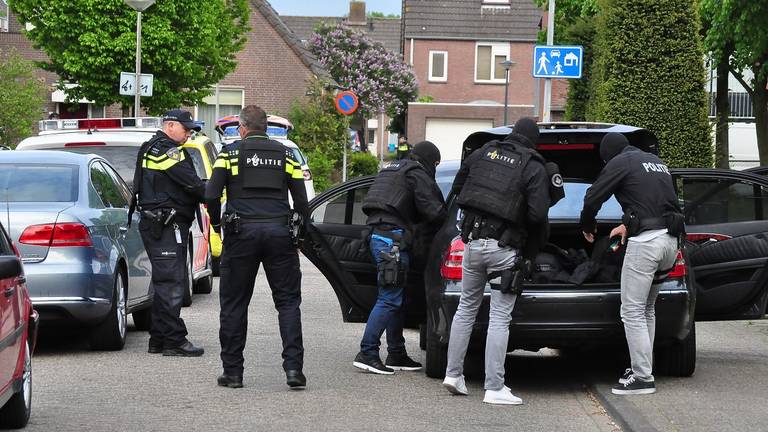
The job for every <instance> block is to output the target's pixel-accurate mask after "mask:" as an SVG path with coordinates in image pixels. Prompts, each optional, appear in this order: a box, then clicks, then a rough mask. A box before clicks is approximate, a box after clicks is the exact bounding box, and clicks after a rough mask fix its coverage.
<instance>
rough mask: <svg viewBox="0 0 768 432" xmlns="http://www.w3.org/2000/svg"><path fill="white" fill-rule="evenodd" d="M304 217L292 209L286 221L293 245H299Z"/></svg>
mask: <svg viewBox="0 0 768 432" xmlns="http://www.w3.org/2000/svg"><path fill="white" fill-rule="evenodd" d="M303 228H304V218H302V217H301V215H300V214H299V213H298V212H295V211H292V212H291V216H290V218H289V221H288V230H289V231H290V233H291V242H292V243H293V247H296V248H297V247H299V244H300V243H301V241H302V240H303V236H304V229H303Z"/></svg>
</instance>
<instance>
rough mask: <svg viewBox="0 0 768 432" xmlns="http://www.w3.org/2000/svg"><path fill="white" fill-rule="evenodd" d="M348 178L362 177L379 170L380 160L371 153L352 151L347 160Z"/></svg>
mask: <svg viewBox="0 0 768 432" xmlns="http://www.w3.org/2000/svg"><path fill="white" fill-rule="evenodd" d="M347 168H348V170H349V172H348V175H347V178H348V179H350V178H354V177H362V176H367V175H371V174H376V173H377V172H379V160H378V159H376V156H374V155H372V154H370V153H352V154H351V155H350V157H349V160H348V161H347Z"/></svg>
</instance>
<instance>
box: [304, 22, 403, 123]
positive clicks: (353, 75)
mask: <svg viewBox="0 0 768 432" xmlns="http://www.w3.org/2000/svg"><path fill="white" fill-rule="evenodd" d="M309 48H310V50H311V51H312V53H313V54H314V55H315V56H316V57H317V58H318V60H319V61H320V63H321V64H322V65H323V66H324V67H325V69H326V70H328V72H329V73H330V75H331V77H332V78H333V79H334V80H335V81H336V82H337V83H339V85H340V86H342V87H344V88H348V89H350V90H352V91H354V92H355V93H356V94H357V96H358V98H359V100H360V108H359V112H360V114H362V115H363V116H366V117H371V116H373V115H377V114H380V113H386V114H387V115H388V116H390V117H396V116H397V115H398V114H400V113H401V112H403V111H404V110H405V109H406V108H407V105H408V102H410V101H413V100H414V99H416V94H417V92H418V83H417V82H416V76H415V75H414V74H413V71H412V69H411V67H410V66H408V65H407V64H406V63H405V62H403V60H402V59H401V58H400V55H399V54H397V53H395V52H392V51H390V50H388V49H387V48H385V47H384V45H382V44H381V43H379V42H375V41H373V40H371V39H369V38H368V37H367V36H365V34H363V33H361V32H358V31H355V30H352V29H350V28H349V27H347V26H345V25H343V24H340V25H328V24H325V23H323V24H321V25H320V26H318V27H317V28H316V29H315V33H313V34H312V36H311V37H310V42H309Z"/></svg>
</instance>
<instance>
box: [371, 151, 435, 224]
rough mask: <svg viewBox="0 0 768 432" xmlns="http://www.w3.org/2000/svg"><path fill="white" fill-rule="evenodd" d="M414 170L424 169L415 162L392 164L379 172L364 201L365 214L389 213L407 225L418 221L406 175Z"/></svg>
mask: <svg viewBox="0 0 768 432" xmlns="http://www.w3.org/2000/svg"><path fill="white" fill-rule="evenodd" d="M413 169H423V168H422V167H421V165H419V163H418V162H416V161H413V160H408V159H405V160H399V161H395V162H392V163H391V164H389V166H387V167H386V168H384V169H382V170H381V171H380V172H379V175H378V176H376V179H375V180H374V181H373V185H371V189H370V190H369V191H368V194H367V195H366V196H365V200H364V201H363V212H364V213H365V214H366V215H371V214H373V213H377V212H384V213H389V214H391V215H393V216H395V217H396V218H398V219H400V220H401V221H403V222H405V223H409V224H412V223H414V221H415V220H416V208H415V207H414V203H413V191H412V190H411V188H410V187H409V186H408V180H407V178H406V175H407V173H408V171H411V170H413Z"/></svg>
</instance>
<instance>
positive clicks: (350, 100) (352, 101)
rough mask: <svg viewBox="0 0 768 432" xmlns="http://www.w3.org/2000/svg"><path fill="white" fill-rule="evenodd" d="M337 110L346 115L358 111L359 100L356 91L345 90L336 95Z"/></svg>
mask: <svg viewBox="0 0 768 432" xmlns="http://www.w3.org/2000/svg"><path fill="white" fill-rule="evenodd" d="M334 103H335V105H336V110H337V111H338V112H340V113H342V114H344V115H352V114H353V113H354V112H355V111H357V107H358V105H359V101H358V99H357V95H356V94H355V93H354V92H351V91H349V90H345V91H343V92H340V93H339V94H337V95H336V98H335V99H334Z"/></svg>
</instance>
